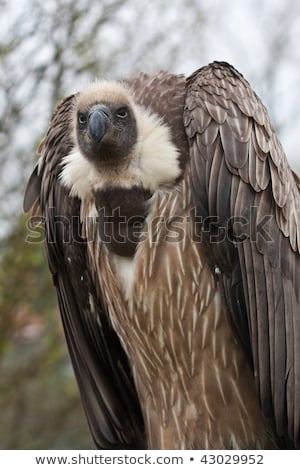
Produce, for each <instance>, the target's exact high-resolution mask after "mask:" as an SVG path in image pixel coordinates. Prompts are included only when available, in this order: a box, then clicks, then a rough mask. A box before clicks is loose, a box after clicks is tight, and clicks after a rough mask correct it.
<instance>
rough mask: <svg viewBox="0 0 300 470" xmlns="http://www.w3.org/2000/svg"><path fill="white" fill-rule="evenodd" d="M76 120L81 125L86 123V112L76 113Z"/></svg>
mask: <svg viewBox="0 0 300 470" xmlns="http://www.w3.org/2000/svg"><path fill="white" fill-rule="evenodd" d="M78 122H79V124H81V125H83V124H86V114H84V113H78Z"/></svg>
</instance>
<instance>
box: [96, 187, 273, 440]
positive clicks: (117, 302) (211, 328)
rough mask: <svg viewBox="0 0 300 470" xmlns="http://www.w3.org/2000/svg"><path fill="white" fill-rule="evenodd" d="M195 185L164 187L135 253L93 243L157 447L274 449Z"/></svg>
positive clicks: (115, 323)
mask: <svg viewBox="0 0 300 470" xmlns="http://www.w3.org/2000/svg"><path fill="white" fill-rule="evenodd" d="M189 195H190V191H189V187H188V183H187V182H186V181H183V182H182V183H181V184H180V185H179V186H178V187H177V188H176V189H174V190H173V191H169V192H165V193H163V192H161V193H157V194H156V196H155V198H154V201H153V206H152V209H151V211H150V212H149V215H148V217H147V219H146V221H145V225H144V228H143V230H142V231H141V233H140V239H139V243H138V245H137V248H136V252H135V254H134V256H132V257H127V258H126V257H121V256H119V255H116V254H113V253H112V252H111V251H110V250H109V249H108V248H107V247H106V246H105V244H103V243H102V242H101V241H100V240H98V241H97V240H96V241H94V242H93V243H90V253H91V258H92V261H93V263H94V269H95V273H96V274H95V277H96V282H97V276H98V286H99V289H101V295H103V296H104V298H105V301H106V304H107V309H108V313H109V316H110V319H111V322H112V325H113V327H114V328H115V330H116V332H117V334H118V335H119V337H120V340H121V343H122V345H123V347H124V349H125V351H126V352H127V354H128V357H129V362H130V364H131V368H132V372H133V377H134V380H135V383H136V387H137V391H138V394H139V397H140V402H141V407H142V411H143V415H144V419H145V425H146V432H147V436H148V441H149V447H150V448H157V449H167V448H169V449H170V448H173V449H180V448H183V449H188V448H198V449H200V448H260V447H270V446H271V444H270V442H269V441H268V439H269V438H268V436H267V433H266V428H265V425H264V422H263V419H262V416H261V413H260V410H259V407H258V402H257V399H256V395H255V390H254V382H253V377H252V373H251V371H250V368H249V367H248V365H247V362H246V358H245V356H244V353H243V351H242V349H241V348H240V346H239V344H238V343H237V341H236V340H235V338H234V336H233V334H232V333H231V330H230V328H229V326H228V324H227V321H226V316H225V313H226V307H225V305H224V302H223V298H222V295H221V291H220V286H219V283H218V280H217V279H216V277H215V273H214V269H212V266H211V263H210V262H209V261H208V260H209V256H208V253H207V250H209V247H207V246H206V247H205V246H204V245H203V244H202V243H199V242H198V243H197V242H196V241H195V237H194V235H195V233H194V221H193V211H192V204H191V201H190V197H189Z"/></svg>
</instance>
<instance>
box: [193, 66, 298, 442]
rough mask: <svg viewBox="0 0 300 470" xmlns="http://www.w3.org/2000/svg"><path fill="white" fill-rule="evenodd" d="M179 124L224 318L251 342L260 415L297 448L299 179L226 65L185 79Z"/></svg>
mask: <svg viewBox="0 0 300 470" xmlns="http://www.w3.org/2000/svg"><path fill="white" fill-rule="evenodd" d="M184 124H185V127H186V132H187V135H188V137H189V138H190V155H191V184H192V197H193V200H194V204H195V206H196V208H197V215H198V216H199V217H202V218H203V219H204V232H203V233H204V234H205V233H208V232H205V230H206V229H207V228H209V229H210V237H211V239H210V240H208V241H209V242H210V246H211V247H212V249H213V251H214V254H215V260H216V264H217V265H218V267H219V269H220V271H221V276H220V277H221V280H222V282H223V286H224V290H225V297H226V300H227V304H228V312H229V320H230V322H231V323H232V326H233V328H234V329H235V330H236V333H237V335H238V336H239V338H240V340H241V341H242V343H243V344H244V346H245V348H250V353H251V356H252V363H253V369H254V375H255V380H256V386H257V391H258V395H259V398H260V402H261V406H262V409H263V412H264V414H265V415H266V416H267V417H269V418H271V419H272V420H274V422H275V424H276V428H277V432H278V434H279V435H280V436H283V435H285V434H288V436H289V438H290V439H291V440H292V441H294V443H295V445H296V446H299V444H300V443H299V438H300V436H299V429H300V256H299V251H300V193H299V180H298V179H297V177H295V175H294V174H293V172H292V171H291V169H290V167H289V165H288V163H287V160H286V157H285V155H284V152H283V150H282V147H281V145H280V143H279V141H278V139H277V137H276V135H275V133H274V130H273V128H272V125H271V123H270V119H269V116H268V114H267V111H266V109H265V107H264V106H263V104H262V103H261V101H260V100H259V98H258V97H257V96H256V94H255V93H254V92H253V91H252V89H251V88H250V86H249V84H248V83H247V81H246V80H245V79H244V78H243V77H242V76H241V75H240V74H239V73H238V72H237V71H236V70H234V69H233V68H232V67H230V66H229V65H227V64H224V63H213V64H211V65H210V66H207V67H204V68H202V69H200V70H199V71H197V72H195V73H194V74H193V75H192V76H191V77H190V78H189V79H188V83H187V97H186V107H185V112H184ZM205 218H206V219H205ZM206 238H207V237H206ZM216 272H218V269H216ZM247 336H248V337H247Z"/></svg>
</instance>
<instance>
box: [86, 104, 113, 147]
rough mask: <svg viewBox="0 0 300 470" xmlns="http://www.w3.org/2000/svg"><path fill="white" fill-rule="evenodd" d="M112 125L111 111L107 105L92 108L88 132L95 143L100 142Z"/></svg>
mask: <svg viewBox="0 0 300 470" xmlns="http://www.w3.org/2000/svg"><path fill="white" fill-rule="evenodd" d="M110 125H111V112H110V109H109V108H108V107H107V106H104V105H99V106H95V107H93V108H92V110H91V112H90V114H89V116H88V133H89V135H90V137H91V139H92V140H93V141H94V142H95V144H99V142H101V140H102V139H103V137H104V135H105V134H106V132H107V130H108V129H109V128H110Z"/></svg>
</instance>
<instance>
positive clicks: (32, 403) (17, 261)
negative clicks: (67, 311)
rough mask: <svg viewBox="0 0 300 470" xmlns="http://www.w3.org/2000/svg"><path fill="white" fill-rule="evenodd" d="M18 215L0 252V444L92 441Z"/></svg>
mask: <svg viewBox="0 0 300 470" xmlns="http://www.w3.org/2000/svg"><path fill="white" fill-rule="evenodd" d="M26 237H27V229H26V224H25V220H24V218H23V217H22V218H21V219H20V222H19V224H18V225H17V227H16V228H15V229H14V230H13V232H12V233H11V234H10V236H9V237H8V238H7V239H6V241H5V243H2V246H1V253H2V257H1V259H0V311H1V316H0V410H1V411H0V446H1V448H2V449H71V448H80V449H84V448H85V449H89V448H93V443H92V441H91V438H90V434H89V430H88V426H87V423H86V419H85V416H84V413H83V410H82V407H81V402H80V398H79V394H78V390H77V385H76V383H75V379H74V376H73V371H72V368H71V365H70V361H69V357H68V354H67V351H66V346H65V339H64V336H63V332H62V327H61V322H60V318H59V314H58V310H57V305H56V294H55V289H54V287H53V286H52V281H51V278H50V275H49V271H48V267H47V263H46V260H45V256H44V249H43V244H42V243H38V244H29V243H26Z"/></svg>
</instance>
